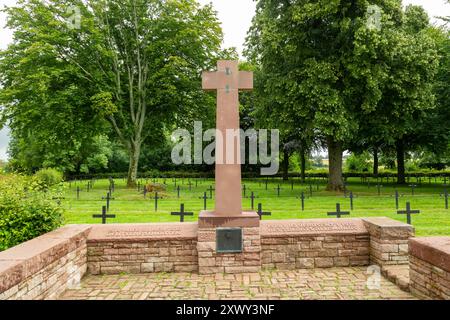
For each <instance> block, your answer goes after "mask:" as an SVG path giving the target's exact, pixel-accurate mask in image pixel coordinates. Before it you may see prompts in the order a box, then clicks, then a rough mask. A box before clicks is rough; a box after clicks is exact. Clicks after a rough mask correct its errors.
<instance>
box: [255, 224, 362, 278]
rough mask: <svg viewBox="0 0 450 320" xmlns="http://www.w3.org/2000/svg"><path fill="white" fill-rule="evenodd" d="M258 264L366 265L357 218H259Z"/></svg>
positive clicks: (304, 266) (287, 266)
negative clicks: (260, 254)
mask: <svg viewBox="0 0 450 320" xmlns="http://www.w3.org/2000/svg"><path fill="white" fill-rule="evenodd" d="M261 247H262V267H263V268H265V269H281V270H294V269H311V268H331V267H349V266H364V265H368V264H369V233H368V232H367V230H366V228H365V227H364V224H363V221H362V220H361V219H339V220H328V219H323V220H322V219H317V220H284V221H262V223H261Z"/></svg>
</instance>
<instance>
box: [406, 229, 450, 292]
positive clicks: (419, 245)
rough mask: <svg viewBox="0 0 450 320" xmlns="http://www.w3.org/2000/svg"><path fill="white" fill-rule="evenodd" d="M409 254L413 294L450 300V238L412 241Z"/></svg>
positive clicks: (410, 284) (410, 285)
mask: <svg viewBox="0 0 450 320" xmlns="http://www.w3.org/2000/svg"><path fill="white" fill-rule="evenodd" d="M409 252H410V261H409V278H410V283H409V287H410V290H411V293H413V294H414V295H416V296H418V297H420V298H424V299H445V300H450V237H431V238H417V239H411V240H410V241H409Z"/></svg>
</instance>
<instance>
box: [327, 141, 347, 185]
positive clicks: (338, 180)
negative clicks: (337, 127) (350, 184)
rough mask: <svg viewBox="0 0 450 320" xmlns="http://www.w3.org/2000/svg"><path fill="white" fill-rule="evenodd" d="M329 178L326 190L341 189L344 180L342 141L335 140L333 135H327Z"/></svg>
mask: <svg viewBox="0 0 450 320" xmlns="http://www.w3.org/2000/svg"><path fill="white" fill-rule="evenodd" d="M327 144H328V160H329V176H330V178H329V180H328V187H327V190H328V191H343V190H344V181H343V179H342V142H339V141H335V140H334V138H333V137H331V136H328V137H327Z"/></svg>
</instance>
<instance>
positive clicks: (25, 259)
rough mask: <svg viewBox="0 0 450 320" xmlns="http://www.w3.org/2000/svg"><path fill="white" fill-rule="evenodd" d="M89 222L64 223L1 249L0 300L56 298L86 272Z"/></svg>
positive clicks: (77, 282)
mask: <svg viewBox="0 0 450 320" xmlns="http://www.w3.org/2000/svg"><path fill="white" fill-rule="evenodd" d="M89 230H90V227H88V226H67V227H64V228H61V229H59V230H56V231H54V232H51V233H48V234H46V235H44V236H42V237H38V238H36V239H34V240H31V241H28V242H26V243H24V244H21V245H19V246H17V247H14V248H12V249H10V250H7V251H4V252H1V253H0V300H7V299H8V300H20V299H24V300H33V299H56V298H57V297H58V296H59V295H60V294H61V293H63V292H64V291H65V290H66V289H68V288H69V287H71V286H77V285H78V284H79V283H80V280H81V278H82V277H83V276H84V274H85V273H86V248H87V246H86V238H87V233H88V231H89Z"/></svg>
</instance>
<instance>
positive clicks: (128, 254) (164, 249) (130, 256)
mask: <svg viewBox="0 0 450 320" xmlns="http://www.w3.org/2000/svg"><path fill="white" fill-rule="evenodd" d="M88 271H89V273H90V274H119V273H122V272H125V273H134V274H136V273H153V272H197V271H198V255H197V240H196V239H191V240H155V241H154V240H150V241H149V240H144V241H142V240H141V241H137V240H135V241H132V242H129V241H128V242H127V241H120V240H119V241H111V242H96V241H89V247H88Z"/></svg>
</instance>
